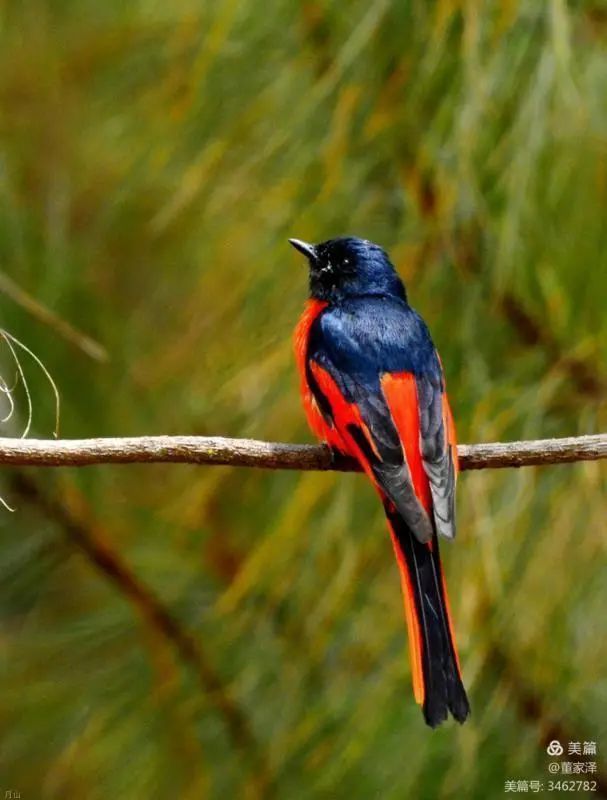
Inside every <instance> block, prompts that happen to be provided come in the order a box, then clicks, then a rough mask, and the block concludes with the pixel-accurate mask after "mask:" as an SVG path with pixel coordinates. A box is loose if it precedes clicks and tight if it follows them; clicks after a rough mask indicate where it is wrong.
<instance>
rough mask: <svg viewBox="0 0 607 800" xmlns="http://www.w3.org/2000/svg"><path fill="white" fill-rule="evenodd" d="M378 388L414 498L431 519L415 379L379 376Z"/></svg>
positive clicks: (401, 375)
mask: <svg viewBox="0 0 607 800" xmlns="http://www.w3.org/2000/svg"><path fill="white" fill-rule="evenodd" d="M381 388H382V391H383V393H384V397H385V398H386V402H387V403H388V408H389V409H390V414H391V415H392V419H393V421H394V425H395V426H396V430H397V431H398V435H399V437H400V441H401V444H402V447H403V452H404V454H405V458H406V459H407V464H408V466H409V472H410V474H411V481H412V483H413V488H414V490H415V494H416V495H417V498H418V500H419V501H420V503H421V504H422V506H423V507H424V508H425V509H426V511H427V512H428V514H429V515H430V516H432V494H431V492H430V482H429V480H428V476H427V475H426V471H425V469H424V464H423V461H422V456H421V452H420V449H419V437H420V430H419V407H418V401H417V386H416V384H415V376H414V375H412V374H411V373H410V372H395V373H386V374H385V375H383V376H382V379H381Z"/></svg>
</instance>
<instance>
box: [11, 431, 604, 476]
mask: <svg viewBox="0 0 607 800" xmlns="http://www.w3.org/2000/svg"><path fill="white" fill-rule="evenodd" d="M458 455H459V460H460V468H461V469H462V470H468V469H497V468H502V467H528V466H538V465H542V464H565V463H569V462H572V461H596V460H598V459H602V458H607V434H605V433H603V434H597V435H595V436H575V437H573V436H572V437H568V438H565V439H538V440H535V441H528V442H488V443H483V444H462V445H459V446H458ZM137 463H173V464H215V465H227V466H233V467H260V468H264V469H293V470H340V471H343V472H347V471H356V470H357V469H358V468H357V465H356V464H354V463H353V462H352V461H351V460H349V459H346V458H344V457H342V456H340V455H335V454H332V453H331V451H330V450H329V448H328V447H326V446H325V445H309V444H285V443H281V442H260V441H257V440H255V439H227V438H224V437H220V436H212V437H206V436H131V437H125V438H111V439H110V438H108V439H61V440H53V439H50V440H46V439H12V438H0V464H3V465H8V466H11V465H12V466H21V467H23V466H36V467H84V466H89V465H94V464H137Z"/></svg>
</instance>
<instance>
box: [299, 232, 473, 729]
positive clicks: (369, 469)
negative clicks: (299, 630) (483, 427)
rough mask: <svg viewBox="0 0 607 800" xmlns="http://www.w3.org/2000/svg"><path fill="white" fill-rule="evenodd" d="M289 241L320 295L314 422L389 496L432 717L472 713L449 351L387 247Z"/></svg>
mask: <svg viewBox="0 0 607 800" xmlns="http://www.w3.org/2000/svg"><path fill="white" fill-rule="evenodd" d="M289 241H290V243H291V244H292V245H293V247H295V248H296V249H297V250H299V251H300V252H301V253H303V254H304V255H305V256H306V258H307V259H308V262H309V267H310V299H309V301H308V303H307V305H306V308H305V310H304V313H303V314H302V316H301V318H300V321H299V323H298V325H297V328H296V330H295V351H296V358H297V365H298V368H299V372H300V375H301V387H302V395H303V402H304V408H305V411H306V416H307V418H308V422H309V424H310V427H311V428H312V430H313V432H314V433H315V434H316V436H317V437H318V438H319V439H321V440H322V441H325V442H327V443H328V444H329V446H330V447H331V448H332V449H333V450H335V451H337V452H339V453H342V454H344V455H347V456H350V457H351V458H354V459H356V460H357V461H358V462H359V464H360V465H361V467H362V469H363V470H364V471H365V473H366V474H367V476H368V477H369V479H370V480H371V482H372V483H373V485H374V486H375V488H376V490H377V492H378V493H379V496H380V497H381V500H382V503H383V507H384V511H385V514H386V518H387V520H388V527H389V530H390V535H391V537H392V543H393V546H394V552H395V554H396V559H397V562H398V566H399V570H400V575H401V583H402V589H403V596H404V605H405V617H406V621H407V628H408V633H409V650H410V656H411V672H412V678H413V691H414V694H415V699H416V700H417V702H418V703H419V704H420V705H421V706H422V709H423V714H424V718H425V720H426V722H427V724H428V725H430V726H432V727H435V726H437V725H439V724H440V723H441V722H443V721H444V720H446V719H447V717H448V713H449V712H451V714H452V715H453V717H454V718H455V719H456V720H457V721H458V722H464V721H465V719H466V718H467V716H468V714H469V713H470V706H469V703H468V698H467V696H466V690H465V689H464V685H463V683H462V678H461V672H460V666H459V660H458V655H457V650H456V647H455V638H454V634H453V625H452V622H451V614H450V611H449V601H448V598H447V589H446V585H445V579H444V576H443V571H442V567H441V562H440V557H439V550H438V534H441V535H443V536H445V537H447V538H448V539H452V538H453V537H454V536H455V481H456V477H457V471H458V463H457V445H456V440H455V428H454V425H453V418H452V416H451V410H450V408H449V402H448V400H447V393H446V390H445V379H444V376H443V370H442V365H441V362H440V358H439V356H438V353H437V352H436V348H435V347H434V344H433V343H432V339H431V338H430V334H429V332H428V329H427V327H426V325H425V323H424V321H423V320H422V318H421V317H420V316H419V314H417V313H416V312H415V311H414V310H413V309H412V308H411V307H410V305H409V303H408V301H407V293H406V291H405V287H404V285H403V283H402V281H401V280H400V278H399V277H398V275H397V273H396V270H395V269H394V267H393V266H392V264H391V263H390V260H389V258H388V256H387V254H386V252H385V251H384V250H382V248H381V247H379V246H378V245H376V244H373V243H372V242H369V241H366V240H363V239H357V238H354V237H344V238H340V239H331V240H330V241H327V242H322V243H321V244H316V245H311V244H307V243H306V242H302V241H300V240H298V239H289Z"/></svg>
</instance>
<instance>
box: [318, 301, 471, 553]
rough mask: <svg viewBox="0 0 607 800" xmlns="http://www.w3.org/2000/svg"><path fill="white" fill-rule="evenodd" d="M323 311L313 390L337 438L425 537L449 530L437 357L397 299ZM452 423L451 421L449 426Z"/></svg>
mask: <svg viewBox="0 0 607 800" xmlns="http://www.w3.org/2000/svg"><path fill="white" fill-rule="evenodd" d="M381 311H382V314H381V315H378V314H377V309H373V307H372V304H370V303H367V306H366V307H365V310H364V311H363V312H362V313H361V311H360V309H357V313H355V314H344V313H341V312H325V313H324V314H323V315H322V316H321V317H320V318H319V320H318V323H317V324H316V325H315V329H314V330H313V331H312V332H311V336H310V344H309V348H308V374H309V376H310V380H309V384H310V390H311V392H312V394H313V396H314V398H315V400H316V403H317V405H318V407H319V408H320V409H322V411H323V416H324V419H325V423H326V425H327V427H328V428H329V429H330V430H331V431H332V433H333V435H332V436H331V437H330V438H329V441H331V443H332V444H334V445H335V444H337V445H338V447H339V449H341V450H344V451H345V452H346V453H348V454H349V455H351V456H353V457H355V458H356V459H357V460H358V461H359V462H360V464H361V465H362V466H363V468H364V469H365V471H366V472H367V474H369V476H370V477H371V478H372V480H373V481H374V483H375V484H376V486H377V488H378V489H379V490H380V492H381V493H382V494H383V495H384V496H385V497H386V498H388V500H389V501H391V502H392V504H393V505H394V506H395V508H396V509H397V511H398V513H399V514H400V516H401V517H402V518H403V520H404V521H405V522H406V523H407V525H408V526H409V528H410V529H411V531H412V532H413V533H414V535H415V536H416V537H417V539H418V540H419V541H421V542H428V541H430V540H431V538H432V536H433V533H434V530H436V531H437V532H439V533H441V534H443V535H445V536H449V537H452V536H453V535H454V533H455V527H454V489H455V473H456V468H455V462H454V455H453V454H452V445H451V444H450V442H449V420H450V413H449V412H448V404H447V400H446V395H445V393H444V382H443V379H442V371H441V367H440V362H439V361H438V357H437V356H436V352H435V350H434V346H433V345H432V342H431V340H430V337H429V334H428V333H427V330H426V328H425V325H424V324H423V322H421V320H420V319H419V317H417V315H415V314H414V312H412V311H411V310H410V309H407V308H402V307H401V306H400V305H399V304H394V305H391V306H387V307H386V306H382V308H381ZM451 427H452V425H451Z"/></svg>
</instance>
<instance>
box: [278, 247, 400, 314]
mask: <svg viewBox="0 0 607 800" xmlns="http://www.w3.org/2000/svg"><path fill="white" fill-rule="evenodd" d="M289 242H290V243H291V244H292V245H293V247H294V248H295V249H296V250H299V252H300V253H303V254H304V255H305V256H306V258H307V259H308V262H309V266H310V294H311V295H312V297H314V298H316V299H318V300H326V301H328V302H334V301H336V300H339V299H341V298H346V297H356V296H362V295H382V294H383V295H391V296H393V297H394V296H396V297H401V298H402V299H406V295H405V289H404V286H403V284H402V281H401V280H400V278H399V277H398V275H397V273H396V270H395V269H394V267H393V266H392V264H391V263H390V259H389V258H388V255H387V253H386V251H385V250H383V249H382V248H381V247H380V246H379V245H377V244H373V242H369V241H367V240H366V239H357V238H356V237H354V236H346V237H342V238H340V239H329V240H328V241H326V242H321V243H320V244H308V243H307V242H302V241H301V240H300V239H289Z"/></svg>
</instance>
